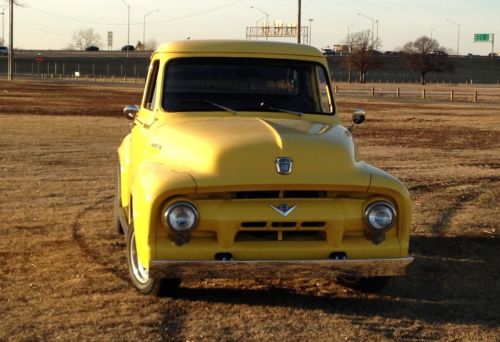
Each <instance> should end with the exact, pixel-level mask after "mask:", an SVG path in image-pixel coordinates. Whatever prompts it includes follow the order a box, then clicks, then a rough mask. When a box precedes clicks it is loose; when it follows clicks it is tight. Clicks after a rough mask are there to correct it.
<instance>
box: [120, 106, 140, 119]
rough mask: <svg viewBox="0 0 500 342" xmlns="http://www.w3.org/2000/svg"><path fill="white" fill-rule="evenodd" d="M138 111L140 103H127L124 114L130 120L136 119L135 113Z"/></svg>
mask: <svg viewBox="0 0 500 342" xmlns="http://www.w3.org/2000/svg"><path fill="white" fill-rule="evenodd" d="M138 111H139V106H138V105H126V106H125V108H123V115H125V117H126V118H127V119H129V120H135V115H136V114H137V112H138Z"/></svg>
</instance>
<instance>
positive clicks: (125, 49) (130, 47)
mask: <svg viewBox="0 0 500 342" xmlns="http://www.w3.org/2000/svg"><path fill="white" fill-rule="evenodd" d="M127 46H128V51H134V50H135V47H134V46H133V45H124V46H122V51H127Z"/></svg>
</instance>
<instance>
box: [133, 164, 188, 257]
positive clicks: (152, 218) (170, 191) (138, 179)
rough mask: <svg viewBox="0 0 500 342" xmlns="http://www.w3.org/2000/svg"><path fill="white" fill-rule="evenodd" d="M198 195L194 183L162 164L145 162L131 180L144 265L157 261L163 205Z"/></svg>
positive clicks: (134, 218) (186, 174)
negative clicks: (169, 199) (158, 224)
mask: <svg viewBox="0 0 500 342" xmlns="http://www.w3.org/2000/svg"><path fill="white" fill-rule="evenodd" d="M194 193H196V183H195V182H194V179H193V178H192V177H191V176H190V175H189V174H188V173H187V172H184V171H180V170H177V169H175V168H173V167H171V166H170V165H168V164H165V163H163V162H161V161H154V160H151V161H146V162H144V163H142V164H141V165H140V166H139V168H138V169H137V171H136V172H135V173H134V179H133V180H132V201H133V206H132V207H133V208H132V209H133V214H132V216H133V221H134V229H135V239H136V245H137V253H138V256H139V260H140V262H141V264H142V265H145V266H146V267H147V265H149V261H150V260H151V258H152V257H153V258H154V257H156V253H155V250H154V246H155V241H156V223H157V222H158V220H157V217H158V213H159V211H160V210H161V208H162V205H163V203H165V201H166V200H167V199H168V198H170V197H173V196H176V195H184V194H194Z"/></svg>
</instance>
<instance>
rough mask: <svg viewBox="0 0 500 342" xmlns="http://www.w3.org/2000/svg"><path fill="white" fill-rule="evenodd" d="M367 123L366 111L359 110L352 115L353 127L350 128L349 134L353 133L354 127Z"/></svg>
mask: <svg viewBox="0 0 500 342" xmlns="http://www.w3.org/2000/svg"><path fill="white" fill-rule="evenodd" d="M363 122H365V111H364V110H363V109H361V108H358V109H356V110H355V111H354V113H353V114H352V125H351V126H350V127H349V128H348V130H349V132H351V131H352V129H353V128H354V126H356V125H359V124H362V123H363Z"/></svg>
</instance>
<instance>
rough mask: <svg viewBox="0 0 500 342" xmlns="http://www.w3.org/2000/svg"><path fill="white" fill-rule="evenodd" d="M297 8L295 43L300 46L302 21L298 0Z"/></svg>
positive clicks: (300, 3)
mask: <svg viewBox="0 0 500 342" xmlns="http://www.w3.org/2000/svg"><path fill="white" fill-rule="evenodd" d="M298 5H299V8H298V11H297V17H298V18H297V43H298V44H300V31H301V21H302V1H301V0H299V3H298Z"/></svg>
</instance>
